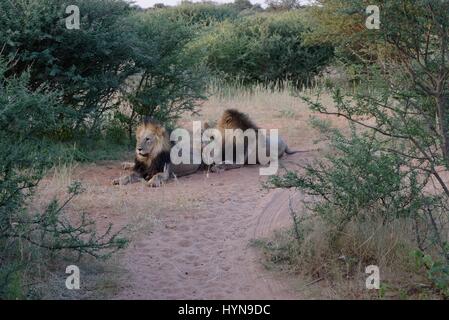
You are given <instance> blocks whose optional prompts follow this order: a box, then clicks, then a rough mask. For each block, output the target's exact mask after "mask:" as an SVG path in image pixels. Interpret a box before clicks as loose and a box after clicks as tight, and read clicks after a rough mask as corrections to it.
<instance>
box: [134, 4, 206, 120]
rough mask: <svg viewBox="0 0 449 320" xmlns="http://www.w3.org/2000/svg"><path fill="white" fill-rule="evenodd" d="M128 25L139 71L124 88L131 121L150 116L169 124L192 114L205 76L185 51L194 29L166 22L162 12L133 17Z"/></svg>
mask: <svg viewBox="0 0 449 320" xmlns="http://www.w3.org/2000/svg"><path fill="white" fill-rule="evenodd" d="M129 24H130V25H131V26H132V29H133V30H135V43H136V44H137V46H136V47H137V49H136V50H135V51H134V61H135V65H136V67H137V68H138V69H139V70H140V73H139V74H138V75H136V76H135V77H133V79H132V81H130V82H129V84H128V86H127V88H126V97H127V99H128V102H129V104H130V106H131V108H132V110H133V116H134V118H133V117H132V118H131V120H133V119H135V118H136V117H137V116H151V117H153V118H156V119H158V120H160V121H161V122H163V123H166V124H168V125H169V123H170V122H171V121H173V120H176V119H178V118H179V117H180V116H181V115H182V114H183V113H184V112H186V111H191V112H193V111H195V109H196V107H197V105H198V103H199V101H201V100H203V99H205V96H204V91H205V87H206V83H207V79H208V77H207V73H206V70H205V68H204V67H203V66H202V64H201V63H200V61H199V59H198V56H196V55H190V54H189V53H188V52H186V50H185V47H186V45H187V43H189V42H190V41H191V40H192V39H194V37H195V36H196V33H195V29H194V27H192V26H189V25H186V24H185V23H184V22H183V21H181V20H170V19H167V18H166V15H165V13H164V10H160V11H159V10H157V11H155V12H145V13H139V14H136V15H134V16H132V17H131V18H130V19H129Z"/></svg>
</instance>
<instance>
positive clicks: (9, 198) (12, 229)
mask: <svg viewBox="0 0 449 320" xmlns="http://www.w3.org/2000/svg"><path fill="white" fill-rule="evenodd" d="M7 70H8V64H7V63H5V62H4V61H3V60H0V115H1V116H0V127H1V130H0V298H8V299H15V298H23V297H25V295H26V291H27V290H28V289H29V287H28V285H27V284H26V283H24V280H25V277H26V274H27V272H28V270H29V269H32V266H36V264H39V263H40V264H43V263H44V261H46V259H43V258H44V255H45V253H44V252H46V253H52V254H55V253H57V252H69V253H70V252H76V253H78V254H79V255H83V254H89V255H93V256H95V257H106V256H108V254H110V253H111V252H113V251H115V250H117V249H120V248H122V247H123V246H124V245H125V244H126V241H125V240H123V239H121V238H119V237H118V234H116V233H112V232H111V229H110V228H109V229H108V230H106V232H105V233H104V234H97V232H96V230H95V223H94V222H93V221H90V220H89V219H87V216H86V215H85V214H82V215H81V216H80V217H79V220H78V221H75V222H74V221H72V220H70V219H68V218H67V217H66V216H65V215H64V211H63V209H64V207H65V206H66V205H67V203H68V202H69V201H70V200H71V199H72V198H73V197H74V196H76V195H77V194H79V192H81V187H80V185H79V184H74V185H73V186H71V187H70V189H69V194H70V196H69V198H68V199H67V201H65V202H64V203H62V204H60V203H59V202H58V201H57V200H53V201H52V202H51V203H50V204H49V205H48V207H47V209H46V210H45V211H44V212H30V211H29V210H28V209H27V204H28V203H29V200H30V199H31V198H32V196H33V194H34V190H35V188H36V186H37V185H38V183H39V181H40V179H41V178H42V176H43V174H44V173H45V171H46V169H48V167H49V166H51V165H52V163H53V162H54V156H55V155H54V154H53V153H52V151H53V150H52V144H51V143H50V142H49V140H48V134H49V133H51V132H54V131H57V130H59V126H60V125H61V122H60V121H58V117H59V116H60V115H61V112H62V111H61V106H60V105H59V102H58V101H59V99H58V98H59V94H60V93H58V92H56V93H54V92H51V91H50V89H49V88H47V87H40V88H39V89H38V90H35V91H33V90H31V89H30V83H29V81H30V75H29V73H23V74H21V75H19V76H17V77H11V76H10V77H7V78H6V77H5V76H4V75H5V73H6V72H7ZM40 250H42V251H40ZM38 252H39V254H42V255H39V254H37V253H38Z"/></svg>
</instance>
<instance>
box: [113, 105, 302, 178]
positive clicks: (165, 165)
mask: <svg viewBox="0 0 449 320" xmlns="http://www.w3.org/2000/svg"><path fill="white" fill-rule="evenodd" d="M217 129H218V130H219V131H220V132H222V135H223V137H224V132H225V130H226V129H241V130H243V131H245V130H247V129H254V130H255V131H256V132H258V130H259V128H258V127H257V126H256V125H255V124H254V123H253V122H252V121H251V120H250V119H249V117H248V116H247V115H246V114H243V113H241V112H239V111H237V110H234V109H228V110H226V111H225V112H224V113H223V115H222V117H221V118H220V120H219V121H218V124H217ZM257 135H258V138H259V139H260V138H261V137H262V136H261V134H260V133H257ZM262 138H263V137H262ZM136 141H137V143H136V157H135V160H134V163H126V164H124V166H123V167H124V168H125V169H132V174H131V175H129V176H125V177H121V178H119V179H114V181H113V184H116V185H118V184H120V185H126V184H128V183H134V182H139V181H145V183H146V184H147V185H148V186H150V187H160V186H161V185H162V184H163V183H164V182H166V181H167V180H168V179H169V178H170V177H172V176H176V177H181V176H185V175H189V174H193V173H195V172H197V171H198V170H200V169H201V168H205V167H206V165H205V164H176V165H175V164H173V163H171V160H170V149H171V146H172V145H171V142H170V138H169V134H168V132H167V131H166V129H165V128H164V127H163V126H162V125H161V124H160V123H158V122H157V121H154V120H152V119H149V118H146V119H145V120H144V121H143V122H142V123H141V124H140V125H139V127H138V128H137V131H136ZM266 141H267V150H269V149H270V147H269V142H270V141H269V139H268V138H266ZM233 143H234V141H233ZM224 147H225V144H224V143H223V149H224ZM234 149H235V145H234ZM250 152H251V151H250V150H248V146H247V144H245V148H244V153H245V154H244V157H245V158H244V159H245V162H244V163H245V164H246V163H247V158H248V154H249V153H250ZM296 152H300V151H290V149H289V148H288V146H287V145H286V144H285V143H284V141H283V140H282V139H281V138H279V139H278V157H279V158H280V157H282V156H283V155H284V154H293V153H296ZM191 153H193V149H192V148H191ZM223 154H224V152H223ZM234 160H235V159H234ZM257 163H259V159H257ZM240 166H241V165H238V164H235V165H234V164H231V165H229V164H225V165H222V164H216V165H213V166H212V168H211V169H212V171H216V170H222V169H224V170H225V169H230V168H236V167H240Z"/></svg>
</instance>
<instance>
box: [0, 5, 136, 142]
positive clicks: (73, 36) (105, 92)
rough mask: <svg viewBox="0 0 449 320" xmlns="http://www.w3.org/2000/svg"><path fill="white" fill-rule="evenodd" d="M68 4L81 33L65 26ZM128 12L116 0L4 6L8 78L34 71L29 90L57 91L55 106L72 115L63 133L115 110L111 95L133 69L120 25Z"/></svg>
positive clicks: (0, 16) (0, 40)
mask: <svg viewBox="0 0 449 320" xmlns="http://www.w3.org/2000/svg"><path fill="white" fill-rule="evenodd" d="M68 5H77V6H79V8H80V14H81V26H80V29H79V30H68V29H67V28H66V26H65V19H64V18H65V17H66V14H65V9H66V7H67V6H68ZM130 12H131V9H130V7H129V5H128V4H127V3H126V2H124V1H120V0H101V1H96V0H76V1H71V2H70V3H69V2H67V1H64V0H57V1H54V0H43V1H41V0H32V1H26V2H24V1H19V2H13V1H2V2H1V3H0V30H2V31H4V32H1V33H0V44H1V46H2V50H1V52H2V55H3V56H4V57H5V58H6V59H7V60H14V64H13V65H12V66H11V68H9V70H8V71H7V74H6V76H7V77H10V76H13V75H17V74H20V73H22V72H23V71H25V70H27V69H28V68H29V67H30V66H32V68H31V69H30V82H29V83H30V86H31V88H32V89H37V88H39V87H40V86H41V85H42V84H44V83H46V84H48V85H49V86H51V87H52V88H54V89H57V90H59V91H60V92H61V97H60V99H59V102H60V103H61V104H64V105H65V106H67V107H68V108H70V109H71V111H72V117H71V118H70V120H71V122H70V123H68V124H67V125H68V126H69V127H68V128H67V129H66V130H65V131H64V132H68V131H70V130H72V129H73V128H74V127H76V128H79V127H82V126H87V125H89V126H91V127H96V126H97V125H98V124H99V117H101V115H102V114H103V113H104V112H105V111H106V110H108V109H109V108H111V107H112V106H113V104H112V103H111V102H110V98H111V96H112V95H113V94H114V93H115V92H117V91H118V89H119V88H120V86H121V84H122V83H123V81H124V80H125V79H126V78H127V77H128V76H129V75H130V73H132V70H133V66H132V64H130V63H129V62H130V59H129V52H130V50H131V48H132V46H131V44H130V42H129V41H128V40H129V37H128V34H129V33H130V30H128V29H126V24H124V23H123V19H124V18H126V16H127V15H128V14H129V13H130ZM93 62H95V63H93ZM64 120H66V122H68V121H67V120H69V119H67V118H64ZM87 120H89V121H87ZM62 138H64V137H62Z"/></svg>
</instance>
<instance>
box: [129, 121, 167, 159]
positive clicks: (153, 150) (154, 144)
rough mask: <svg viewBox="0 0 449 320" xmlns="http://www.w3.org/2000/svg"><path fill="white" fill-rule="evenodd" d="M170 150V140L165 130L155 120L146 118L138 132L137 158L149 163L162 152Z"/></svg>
mask: <svg viewBox="0 0 449 320" xmlns="http://www.w3.org/2000/svg"><path fill="white" fill-rule="evenodd" d="M169 150H170V140H169V137H168V133H167V131H166V130H165V128H164V127H163V126H162V125H161V124H160V123H158V122H157V121H155V120H152V119H149V118H145V119H144V121H143V122H142V123H141V124H140V125H139V126H138V127H137V130H136V158H137V160H139V161H140V162H143V163H149V162H151V160H152V159H154V158H155V157H156V156H157V155H158V154H160V153H161V152H162V151H169Z"/></svg>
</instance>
